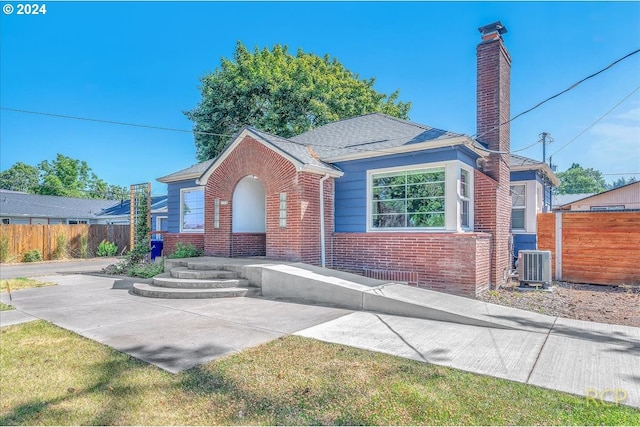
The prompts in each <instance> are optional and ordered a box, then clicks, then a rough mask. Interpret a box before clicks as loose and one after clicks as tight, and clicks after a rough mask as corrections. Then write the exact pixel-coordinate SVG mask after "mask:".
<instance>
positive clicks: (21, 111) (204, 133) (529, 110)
mask: <svg viewBox="0 0 640 427" xmlns="http://www.w3.org/2000/svg"><path fill="white" fill-rule="evenodd" d="M638 52H640V49H636V50H635V51H633V52H631V53H628V54H627V55H625V56H623V57H622V58H620V59H617V60H615V61H614V62H612V63H611V64H609V65H608V66H606V67H605V68H603V69H601V70H599V71H597V72H595V73H593V74H591V75H589V76H587V77H585V78H583V79H582V80H579V81H577V82H576V83H574V84H572V85H571V86H569V87H568V88H567V89H565V90H563V91H561V92H558V93H556V94H555V95H552V96H550V97H548V98H546V99H545V100H543V101H541V102H539V103H538V104H536V105H535V106H533V107H531V108H529V109H528V110H525V111H523V112H521V113H519V114H517V115H516V116H514V117H512V118H510V119H509V120H507V121H505V122H503V123H500V124H499V125H497V126H494V127H493V128H492V129H490V130H488V131H486V132H484V133H483V134H480V135H478V134H474V135H471V137H470V138H471V139H474V138H475V139H476V140H477V139H479V138H481V137H483V136H484V135H486V134H488V133H491V132H493V131H494V130H496V129H498V128H499V127H500V126H503V125H505V124H507V123H511V122H512V121H514V120H515V119H517V118H519V117H521V116H523V115H525V114H527V113H529V112H531V111H533V110H535V109H536V108H538V107H540V106H541V105H543V104H545V103H546V102H548V101H550V100H552V99H554V98H557V97H559V96H560V95H562V94H564V93H566V92H569V91H570V90H572V89H574V88H575V87H577V86H578V85H580V84H581V83H583V82H585V81H587V80H589V79H591V78H593V77H595V76H597V75H599V74H601V73H603V72H604V71H606V70H608V69H609V68H611V67H613V66H614V65H616V64H618V63H619V62H621V61H623V60H625V59H627V58H629V57H630V56H633V55H635V54H637V53H638ZM638 89H640V87H639V88H638ZM638 89H636V91H637V90H638ZM634 92H635V91H634ZM632 94H633V92H632ZM629 96H631V94H630V95H629ZM627 98H628V96H627ZM625 100H626V98H625ZM623 101H624V100H623ZM621 103H622V102H621ZM618 105H619V104H618ZM616 107H617V105H616ZM614 108H615V107H614ZM0 110H6V111H13V112H18V113H26V114H37V115H42V116H49V117H59V118H66V119H74V120H84V121H90V122H97V123H107V124H114V125H122V126H132V127H141V128H146V129H157V130H165V131H171V132H183V133H197V134H200V135H210V136H223V137H229V138H230V137H232V136H234V135H231V134H223V133H213V132H205V131H198V130H195V129H192V130H185V129H176V128H168V127H162V126H153V125H143V124H138V123H128V122H120V121H115V120H103V119H93V118H89V117H79V116H71V115H66V114H56V113H45V112H39V111H30V110H21V109H17V108H7V107H0ZM606 114H608V113H606ZM606 114H605V115H606ZM603 117H604V116H603ZM600 119H602V117H601V118H600ZM600 119H598V120H600ZM596 123H597V121H596ZM593 125H595V123H594V124H593ZM593 125H592V126H593ZM587 130H588V129H587ZM585 132H586V130H585ZM583 133H584V132H583ZM408 136H410V135H408ZM578 136H580V135H578ZM453 138H455V137H450V138H443V139H441V141H443V140H446V139H453ZM576 138H577V137H576ZM396 139H402V138H394V139H391V140H387V141H393V140H396ZM574 139H575V138H574ZM287 141H289V142H292V143H294V144H298V145H302V146H305V147H307V146H308V145H307V144H303V143H300V142H296V141H291V140H289V139H287ZM387 141H385V142H387ZM539 142H540V141H538V142H536V143H534V144H531V145H529V146H527V147H525V148H521V149H519V150H516V151H511V152H504V151H496V150H490V149H488V148H485V147H482V146H477V145H476V144H473V146H474V147H475V148H477V149H479V150H482V151H485V152H488V153H496V154H510V153H517V152H520V151H524V150H526V149H528V148H531V147H533V146H534V145H536V144H538V143H539ZM570 142H573V140H572V141H570ZM570 142H569V143H570ZM569 143H567V144H565V145H564V146H563V147H561V148H560V149H559V150H558V151H560V150H561V149H562V148H564V147H565V146H566V145H568V144H569ZM323 146H325V147H329V148H345V147H344V146H331V145H323ZM351 148H353V147H351ZM350 151H351V152H353V151H356V152H380V153H389V151H387V150H380V149H370V148H363V149H352V150H350ZM558 151H556V153H557V152H558ZM553 154H555V153H553ZM553 154H552V156H553Z"/></svg>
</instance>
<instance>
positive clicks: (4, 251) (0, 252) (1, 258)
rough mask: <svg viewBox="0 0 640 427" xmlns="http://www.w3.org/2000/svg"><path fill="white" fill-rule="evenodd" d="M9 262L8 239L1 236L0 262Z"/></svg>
mask: <svg viewBox="0 0 640 427" xmlns="http://www.w3.org/2000/svg"><path fill="white" fill-rule="evenodd" d="M8 260H9V237H7V236H2V238H0V262H7V261H8Z"/></svg>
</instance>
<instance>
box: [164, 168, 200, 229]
mask: <svg viewBox="0 0 640 427" xmlns="http://www.w3.org/2000/svg"><path fill="white" fill-rule="evenodd" d="M190 187H199V185H198V184H196V181H195V180H193V179H192V180H189V181H179V182H171V183H169V184H168V185H167V231H168V232H169V233H179V232H180V190H182V189H183V188H190Z"/></svg>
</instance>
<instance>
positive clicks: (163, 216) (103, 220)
mask: <svg viewBox="0 0 640 427" xmlns="http://www.w3.org/2000/svg"><path fill="white" fill-rule="evenodd" d="M130 206H131V200H129V199H127V200H122V201H120V202H118V203H116V204H115V205H113V206H110V207H108V208H107V209H104V210H103V211H102V212H100V213H99V214H97V216H96V217H97V223H98V224H129V222H130V216H129V215H130ZM151 229H152V230H154V231H156V230H159V231H167V196H166V195H162V196H151ZM158 239H162V236H158Z"/></svg>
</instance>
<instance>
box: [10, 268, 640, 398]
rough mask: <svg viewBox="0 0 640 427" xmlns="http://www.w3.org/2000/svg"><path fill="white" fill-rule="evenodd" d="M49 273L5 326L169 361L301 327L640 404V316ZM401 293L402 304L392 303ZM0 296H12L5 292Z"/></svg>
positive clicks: (405, 291)
mask: <svg viewBox="0 0 640 427" xmlns="http://www.w3.org/2000/svg"><path fill="white" fill-rule="evenodd" d="M42 280H46V281H53V282H56V283H58V284H59V286H53V287H48V288H38V289H28V290H22V291H14V292H13V302H12V304H13V305H14V306H15V307H16V308H17V309H18V310H19V311H14V312H0V325H1V326H6V325H9V324H11V323H13V322H18V321H21V320H29V319H33V318H40V319H45V320H48V321H50V322H53V323H55V324H56V325H58V326H61V327H63V328H66V329H69V330H72V331H75V332H77V333H78V334H80V335H82V336H85V337H88V338H90V339H94V340H96V341H98V342H101V343H103V344H106V345H109V346H111V347H113V348H115V349H117V350H120V351H123V352H126V353H128V354H130V355H132V356H134V357H136V358H139V359H142V360H145V361H147V362H149V363H153V364H155V365H157V366H159V367H161V368H163V369H166V370H168V371H170V372H179V371H181V370H184V369H188V368H191V367H193V366H196V365H199V364H202V363H206V362H208V361H210V360H213V359H216V358H219V357H222V356H224V355H227V354H231V353H233V352H237V351H242V350H243V349H246V348H248V347H251V346H255V345H259V344H262V343H265V342H267V341H269V340H272V339H275V338H277V337H280V336H283V335H286V334H297V335H301V336H305V337H310V338H315V339H320V340H323V341H327V342H333V343H340V344H345V345H349V346H353V347H359V348H364V349H368V350H374V351H380V352H384V353H389V354H394V355H397V356H401V357H407V358H411V359H415V360H420V361H425V362H429V363H435V364H439V365H445V366H451V367H454V368H458V369H463V370H466V371H470V372H475V373H479V374H484V375H491V376H495V377H499V378H506V379H510V380H514V381H519V382H523V383H527V384H535V385H539V386H542V387H546V388H550V389H555V390H561V391H565V392H569V393H574V394H577V395H582V396H584V395H590V396H594V394H597V395H598V397H600V396H601V397H603V398H604V399H606V400H608V401H613V400H615V399H616V398H617V399H619V400H620V398H621V397H622V396H623V395H624V396H626V398H625V399H624V401H623V402H622V403H624V404H627V405H631V406H636V407H640V328H632V327H624V326H615V325H605V324H599V323H592V322H582V321H574V320H568V319H561V318H554V317H549V316H542V315H537V314H535V313H530V312H526V311H521V310H515V309H506V308H505V307H500V306H495V305H493V304H487V303H483V302H479V301H474V300H469V299H465V298H459V297H453V296H448V295H444V294H440V293H435V292H434V293H431V292H422V291H419V290H416V289H413V288H409V287H406V286H405V287H402V288H400V287H398V286H400V285H394V286H392V287H387V288H386V289H385V288H375V289H374V290H373V291H374V293H375V294H376V295H378V296H379V295H380V294H381V293H382V294H384V293H385V292H386V293H387V294H386V297H388V298H389V299H388V300H386V301H387V302H388V303H389V304H390V305H392V306H393V307H392V310H396V309H398V307H411V306H407V305H405V303H406V301H402V300H403V299H407V298H409V297H414V298H415V297H416V295H418V294H415V295H414V293H416V292H418V293H419V295H421V296H422V297H423V298H424V299H425V301H422V302H421V303H420V304H418V305H424V304H426V303H427V301H426V300H430V301H431V302H430V304H431V305H432V306H433V307H435V308H436V309H437V310H436V313H445V312H446V311H447V310H452V309H453V308H455V307H458V310H459V311H460V312H462V314H464V316H463V317H460V318H457V317H455V316H454V317H453V318H451V319H449V321H443V320H433V319H430V318H427V319H418V318H414V317H404V316H399V315H394V314H381V313H379V312H372V311H357V310H349V309H342V308H335V307H323V306H318V305H307V304H300V303H293V302H286V301H279V300H270V299H265V298H228V299H210V300H163V299H147V298H141V297H137V296H134V295H131V294H130V293H129V292H128V291H129V289H130V288H131V286H132V284H133V282H134V281H133V280H131V279H114V278H110V277H99V276H88V275H71V276H51V277H43V278H42ZM410 294H411V295H410ZM394 298H395V299H396V300H400V302H401V303H402V304H400V305H399V306H396V305H394V304H393V299H394ZM376 301H377V304H383V303H384V301H385V300H376ZM2 302H5V303H8V302H9V301H8V296H7V295H6V294H2ZM381 307H382V306H381ZM382 308H384V307H382ZM413 309H415V307H414V308H413ZM473 311H476V312H475V313H474V312H473ZM409 314H411V313H409ZM438 316H440V314H438ZM460 319H462V321H458V320H460ZM465 319H472V320H473V319H478V320H479V321H481V322H480V323H478V324H473V321H475V320H473V321H472V322H467V320H465ZM485 322H486V323H485ZM470 323H471V324H470Z"/></svg>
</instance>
